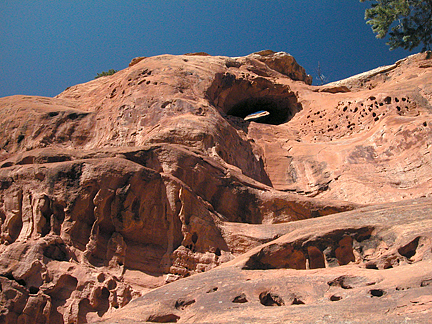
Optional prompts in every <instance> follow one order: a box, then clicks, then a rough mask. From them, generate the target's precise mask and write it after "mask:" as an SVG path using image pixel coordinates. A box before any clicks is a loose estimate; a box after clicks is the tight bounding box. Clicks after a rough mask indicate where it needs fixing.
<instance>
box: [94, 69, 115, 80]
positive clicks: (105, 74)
mask: <svg viewBox="0 0 432 324" xmlns="http://www.w3.org/2000/svg"><path fill="white" fill-rule="evenodd" d="M116 72H118V70H114V69H110V70H108V71H103V72H101V73H98V74H97V75H96V76H95V79H97V78H100V77H103V76H107V75H113V74H114V73H116Z"/></svg>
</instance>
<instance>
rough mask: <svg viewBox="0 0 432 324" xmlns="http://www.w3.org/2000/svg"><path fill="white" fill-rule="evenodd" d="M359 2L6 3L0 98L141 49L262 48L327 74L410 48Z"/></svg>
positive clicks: (53, 83)
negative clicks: (393, 45) (392, 46)
mask: <svg viewBox="0 0 432 324" xmlns="http://www.w3.org/2000/svg"><path fill="white" fill-rule="evenodd" d="M368 5H369V4H368V3H360V2H359V1H357V0H353V1H347V0H327V1H326V0H316V1H307V0H290V1H288V0H285V1H279V0H266V1H264V0H262V1H254V0H247V1H246V0H238V1H237V0H220V1H218V0H201V1H198V0H195V1H192V0H189V1H188V0H183V1H173V0H172V1H169V0H166V1H164V0H153V1H144V0H143V1H138V0H136V1H127V0H123V1H109V0H104V1H100V0H92V1H77V0H70V1H66V0H57V1H54V0H44V1H36V0H35V1H25V0H20V1H8V0H2V1H1V2H0V73H1V77H0V97H4V96H8V95H14V94H26V95H41V96H55V95H56V94H58V93H60V92H62V91H63V90H64V89H65V88H66V87H68V86H71V85H74V84H77V83H82V82H86V81H90V80H92V79H93V78H94V76H95V75H96V74H97V73H98V72H102V71H107V70H109V69H111V68H114V69H118V70H119V69H123V68H126V67H127V66H128V63H129V62H130V60H131V59H132V58H134V57H136V56H154V55H159V54H166V53H168V54H184V53H188V52H201V51H203V52H207V53H209V54H211V55H227V56H242V55H247V54H250V53H252V52H256V51H259V50H263V49H272V50H274V51H285V52H288V53H290V54H291V55H293V56H294V57H295V59H296V60H297V61H298V62H299V63H300V64H301V65H302V66H303V67H304V68H306V71H307V72H308V73H309V74H311V75H313V77H314V84H317V83H318V82H317V81H316V79H315V78H316V75H317V73H316V70H317V66H318V62H320V65H321V70H322V73H323V74H324V75H325V76H326V77H327V78H328V81H335V80H339V79H342V78H345V77H348V76H351V75H354V74H357V73H361V72H364V71H367V70H370V69H373V68H375V67H378V66H381V65H387V64H391V63H394V62H395V61H396V60H398V59H400V58H403V57H405V56H408V55H409V54H411V53H410V52H407V51H403V50H395V51H389V50H388V47H387V45H385V41H383V40H377V39H375V35H374V34H373V33H372V31H371V29H370V27H369V26H368V25H366V24H365V21H364V18H363V17H364V10H365V8H367V7H368Z"/></svg>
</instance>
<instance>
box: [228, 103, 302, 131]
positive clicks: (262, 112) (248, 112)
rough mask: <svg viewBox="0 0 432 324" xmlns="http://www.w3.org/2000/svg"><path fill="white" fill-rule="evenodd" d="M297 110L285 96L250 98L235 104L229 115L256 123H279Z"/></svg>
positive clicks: (286, 119)
mask: <svg viewBox="0 0 432 324" xmlns="http://www.w3.org/2000/svg"><path fill="white" fill-rule="evenodd" d="M294 113H295V110H294V109H293V108H292V107H291V103H290V101H289V100H287V99H284V98H272V97H264V98H248V99H245V100H243V101H240V102H239V103H237V104H235V105H234V106H233V107H232V108H231V109H230V110H229V111H228V115H231V116H236V117H240V118H243V119H245V120H248V121H254V122H256V123H263V124H272V125H279V124H283V123H285V122H287V121H288V120H290V119H291V118H292V117H293V116H294Z"/></svg>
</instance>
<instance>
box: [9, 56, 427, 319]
mask: <svg viewBox="0 0 432 324" xmlns="http://www.w3.org/2000/svg"><path fill="white" fill-rule="evenodd" d="M431 79H432V64H431V61H430V60H427V59H426V55H425V54H418V55H414V56H411V57H408V58H406V59H404V60H402V61H399V62H397V63H396V64H395V65H392V66H388V67H383V68H380V69H377V70H373V71H371V72H368V73H364V74H361V75H358V76H355V77H352V78H349V79H346V80H342V81H339V82H337V83H333V84H328V85H324V86H312V85H310V84H311V77H310V76H309V75H307V74H306V72H305V71H304V69H303V68H302V67H301V66H299V65H298V64H297V62H296V61H295V60H294V58H293V57H292V56H290V55H289V54H287V53H283V52H278V53H276V52H273V51H261V52H258V53H254V54H251V55H248V56H245V57H237V58H229V57H222V56H218V57H214V56H209V55H205V53H196V54H188V55H180V56H172V55H162V56H157V57H149V58H145V57H140V58H137V59H134V60H133V61H132V62H131V64H130V65H129V67H128V68H126V69H124V70H122V71H119V72H117V73H115V74H114V75H112V76H106V77H102V78H99V79H96V80H93V81H90V82H88V83H85V84H79V85H75V86H72V87H70V88H68V89H66V90H65V91H64V92H63V93H61V94H59V95H58V96H56V97H55V98H45V97H33V96H13V97H6V98H1V99H0V253H1V254H0V284H1V285H0V301H1V302H0V319H1V320H0V322H1V321H3V322H5V323H21V322H22V323H62V322H64V323H86V322H94V321H98V320H106V321H108V322H110V321H111V319H112V320H113V321H114V320H116V321H117V320H122V321H124V322H131V323H132V322H137V321H149V322H185V323H189V322H221V323H222V322H227V323H228V322H230V323H233V322H235V321H234V320H233V318H235V319H236V320H237V321H240V322H241V321H243V322H244V321H246V322H247V321H252V322H262V323H272V321H273V319H272V316H273V315H274V314H272V311H267V310H268V308H267V307H266V306H280V307H279V308H278V310H279V309H283V311H281V312H280V316H287V318H288V314H291V313H292V312H293V310H292V309H291V308H289V307H288V306H290V307H291V305H296V306H295V307H299V308H297V309H303V311H302V313H303V314H304V313H305V312H306V313H307V314H309V315H308V316H311V317H310V321H311V322H314V321H315V320H316V319H317V318H318V317H313V316H321V315H323V314H324V313H325V312H327V310H328V309H329V307H332V309H333V308H334V305H335V304H336V303H334V302H335V301H337V302H338V303H337V305H339V306H338V307H337V308H336V309H335V314H336V315H335V316H336V317H337V316H339V317H340V318H343V316H345V315H346V314H348V313H349V314H354V315H355V314H358V315H359V316H360V315H361V314H363V313H362V312H364V311H365V310H368V311H369V312H370V313H372V314H377V315H379V314H381V313H383V312H384V308H386V309H390V311H387V312H389V314H391V316H394V319H395V320H397V319H399V317H398V316H403V314H405V313H412V314H414V315H413V318H414V319H422V317H421V316H423V315H422V314H426V315H430V314H429V313H430V309H431V307H430V305H431V301H430V299H428V298H429V297H430V296H431V295H432V292H431V291H430V285H429V282H430V278H432V273H431V270H430V269H431V268H432V267H430V264H429V263H430V262H429V261H430V260H429V259H430V252H431V240H432V236H431V235H430V232H431V227H430V226H431V224H430V222H429V220H428V216H427V215H429V214H428V213H429V212H430V206H431V204H430V200H429V199H428V198H427V197H429V196H430V194H431V192H432V181H431V179H432V170H431V168H432V166H431V165H432V164H431V155H430V146H431V144H432V136H431V134H432V132H431V127H430V126H431V125H432V120H431V118H430V111H431V109H432V86H431V82H430V80H431ZM411 199H414V200H411ZM379 203H387V204H386V205H382V206H379V205H377V204H379ZM374 205H377V206H376V207H374ZM365 206H367V207H365ZM312 218H313V219H312ZM428 260H429V261H428ZM390 269H391V270H390ZM405 271H406V272H405ZM201 272H206V274H199V273H201ZM384 273H386V274H389V277H386V276H384ZM405 273H409V274H410V275H409V276H408V275H405ZM197 274H199V275H197ZM288 277H289V278H290V279H288ZM260 278H261V279H260ZM428 280H429V281H428ZM174 281H175V282H174ZM167 283H170V285H166V286H164V285H165V284H167ZM308 285H309V286H308ZM160 286H164V287H163V288H159V289H156V290H153V289H154V288H157V287H160ZM281 286H283V287H285V288H283V289H282V288H280V289H279V288H277V287H281ZM187 287H195V288H194V289H195V293H194V294H188V293H186V291H187V289H186V288H187ZM191 289H192V288H191ZM347 289H352V290H349V291H350V292H351V291H352V292H353V294H352V295H349V294H348V290H347ZM407 289H410V290H409V293H406V295H404V296H405V297H406V301H405V299H403V298H405V297H403V298H402V297H401V296H400V295H398V294H400V292H401V291H403V290H407ZM150 291H151V292H150ZM175 291H182V292H184V294H183V293H182V294H177V296H176V297H174V295H175ZM140 296H143V297H140ZM163 296H165V297H163ZM428 296H429V297H428ZM139 297H140V298H139ZM350 298H353V299H355V301H356V302H355V303H352V302H351V301H350ZM365 298H367V299H365ZM400 298H402V299H400ZM410 298H411V299H410ZM133 299H137V301H136V302H135V303H131V304H130V305H129V302H130V301H131V300H133ZM397 299H400V300H401V302H402V303H405V304H403V305H402V306H401V307H400V308H398V310H396V308H397V307H399V306H397V305H396V304H395V302H392V300H393V301H395V300H397ZM377 300H380V301H382V300H385V301H386V303H382V304H379V303H378V302H376V301H377ZM410 300H414V302H410ZM220 301H222V303H220ZM371 301H373V302H374V303H373V305H374V307H372V306H371V303H370V302H371ZM126 305H128V306H126ZM230 305H231V306H230ZM232 305H234V306H236V307H240V306H241V307H242V308H241V309H240V310H239V309H237V310H236V312H238V313H237V314H238V315H239V314H240V315H241V314H244V315H241V316H240V315H239V316H237V317H235V316H234V315H233V312H234V311H233V309H234V308H233V307H232ZM320 305H321V306H320ZM395 305H396V306H397V307H396V306H395ZM309 306H310V307H313V309H314V310H315V309H317V307H318V306H320V307H321V308H319V309H320V311H317V312H315V311H314V312H312V311H307V309H306V308H307V307H309ZM420 306H421V307H420ZM123 307H126V308H124V311H122V309H123ZM208 307H210V308H211V311H209V308H208ZM283 307H285V308H283ZM347 307H348V308H347ZM371 307H372V308H371ZM203 310H204V311H203ZM348 310H349V311H348ZM320 312H321V313H322V314H321V313H320ZM273 313H274V312H273ZM137 314H141V315H139V316H138V315H137ZM313 314H316V315H313ZM319 314H321V315H319ZM344 314H345V315H344ZM401 314H402V315H401ZM324 315H325V314H324ZM324 315H323V316H324ZM426 315H425V316H426ZM233 316H234V317H233ZM242 316H243V317H242ZM280 316H279V317H278V319H277V320H280V319H281V317H280ZM299 316H300V315H299ZM416 316H417V317H416ZM138 317H139V318H138ZM301 318H302V317H299V319H301ZM425 318H426V317H425ZM290 319H292V320H293V321H294V320H295V317H290ZM376 319H377V320H379V319H380V317H379V316H378V317H376ZM275 320H276V319H275Z"/></svg>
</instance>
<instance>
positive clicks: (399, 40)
mask: <svg viewBox="0 0 432 324" xmlns="http://www.w3.org/2000/svg"><path fill="white" fill-rule="evenodd" d="M365 1H371V2H372V4H371V8H369V9H366V11H365V19H366V20H368V21H367V24H369V25H371V26H372V31H373V32H374V33H376V34H377V36H376V37H377V38H384V37H385V36H387V34H388V35H389V36H390V38H389V41H388V43H387V45H389V46H390V50H393V49H395V48H398V47H401V48H403V49H407V50H410V51H411V50H413V49H414V48H416V47H417V46H420V45H422V52H425V51H430V50H431V44H432V0H360V2H365Z"/></svg>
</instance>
